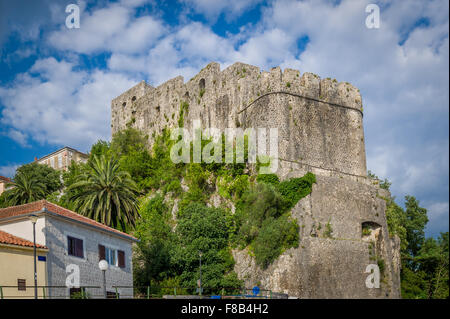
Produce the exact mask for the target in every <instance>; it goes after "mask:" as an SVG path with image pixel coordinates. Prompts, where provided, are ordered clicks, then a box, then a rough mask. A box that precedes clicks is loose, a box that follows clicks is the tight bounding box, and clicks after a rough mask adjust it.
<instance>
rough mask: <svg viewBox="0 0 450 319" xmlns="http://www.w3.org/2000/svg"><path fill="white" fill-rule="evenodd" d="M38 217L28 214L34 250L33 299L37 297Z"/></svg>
mask: <svg viewBox="0 0 450 319" xmlns="http://www.w3.org/2000/svg"><path fill="white" fill-rule="evenodd" d="M37 220H38V217H37V216H36V215H30V221H31V223H32V224H33V251H34V258H33V260H34V299H37V297H38V295H37V265H36V222H37Z"/></svg>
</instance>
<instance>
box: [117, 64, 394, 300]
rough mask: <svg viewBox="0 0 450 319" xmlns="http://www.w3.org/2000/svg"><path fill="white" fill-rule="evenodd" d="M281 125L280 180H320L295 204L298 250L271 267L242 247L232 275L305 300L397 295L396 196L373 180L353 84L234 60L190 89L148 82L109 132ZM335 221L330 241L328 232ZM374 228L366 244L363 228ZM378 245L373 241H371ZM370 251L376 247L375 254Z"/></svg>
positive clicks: (123, 98)
mask: <svg viewBox="0 0 450 319" xmlns="http://www.w3.org/2000/svg"><path fill="white" fill-rule="evenodd" d="M182 102H187V103H188V104H189V107H188V111H187V112H184V117H183V124H184V127H186V128H188V129H191V128H192V122H193V120H196V119H200V120H201V123H202V127H204V128H205V127H216V128H219V129H222V130H223V129H225V128H227V127H241V128H243V129H245V128H258V127H261V128H274V127H276V128H278V135H279V145H278V149H279V166H278V171H277V175H279V177H280V178H281V179H284V178H290V177H300V176H303V175H304V174H305V173H306V172H308V171H311V172H313V173H315V174H316V176H317V184H315V185H314V187H313V191H312V193H311V194H310V195H309V196H307V197H306V198H304V199H303V200H301V201H300V202H299V203H298V204H297V205H296V207H294V209H293V211H292V214H293V216H294V217H295V218H297V220H298V223H299V225H300V226H301V227H300V237H301V241H300V246H299V248H296V249H293V248H292V249H289V250H288V251H286V252H285V253H283V255H282V256H280V258H278V259H277V260H276V261H275V262H274V263H273V264H272V265H271V266H269V268H268V269H266V270H261V269H259V268H258V267H257V266H256V265H255V263H254V260H253V259H252V258H251V257H250V256H249V255H248V253H247V252H245V251H235V252H234V256H235V259H236V266H235V270H236V271H237V273H238V275H239V276H240V278H242V279H244V280H245V281H246V284H247V285H248V286H251V285H254V284H257V283H258V284H260V285H261V286H262V287H263V288H265V289H272V290H274V291H278V292H285V293H289V294H290V295H294V296H298V297H302V298H321V297H322V298H328V297H336V298H340V297H350V298H358V297H359V298H386V297H391V298H392V297H393V298H398V297H399V296H400V291H399V290H400V288H399V285H400V279H399V271H400V270H399V267H400V261H399V243H398V239H397V238H396V237H394V238H391V237H390V236H389V234H388V230H387V225H386V217H385V201H384V200H383V199H382V198H381V197H386V196H389V194H388V193H387V192H386V191H384V190H383V189H380V188H379V187H378V185H377V184H374V182H373V181H372V180H370V179H368V178H367V173H366V172H367V168H366V157H365V148H364V130H363V112H362V111H363V110H362V99H361V96H360V94H359V90H358V89H356V88H355V87H353V86H352V85H351V84H349V83H347V82H337V81H336V80H334V79H333V80H332V79H329V78H327V79H322V80H321V79H320V78H319V77H318V76H317V75H314V74H312V73H304V74H300V72H299V71H297V70H292V69H285V70H284V71H283V72H282V71H281V69H280V68H279V67H276V68H272V69H271V70H270V71H269V72H265V71H262V72H261V70H260V69H259V68H258V67H255V66H252V65H248V64H243V63H235V64H233V65H231V66H230V67H228V68H226V69H225V70H223V71H220V66H219V64H218V63H210V64H208V65H207V66H206V67H205V68H203V69H202V70H201V71H200V72H199V73H198V74H197V75H196V76H194V77H193V78H192V79H190V80H189V81H188V82H186V83H184V79H183V77H181V76H179V77H176V78H174V79H172V80H169V81H167V82H165V83H163V84H161V85H160V86H158V87H156V88H154V87H152V86H150V85H148V84H146V83H145V82H144V81H143V82H140V83H139V84H137V85H136V86H134V87H133V88H131V89H129V90H128V91H126V92H125V93H123V94H121V95H120V96H118V97H117V98H115V99H114V100H113V101H112V104H111V111H112V119H111V128H112V133H113V134H114V133H115V132H117V131H119V130H122V129H124V128H126V127H127V125H131V126H132V127H135V128H138V129H140V130H142V131H144V132H146V133H147V134H148V136H149V145H151V144H152V142H153V140H154V136H155V135H157V134H159V133H160V132H161V131H162V129H163V128H164V127H169V128H172V127H178V121H179V117H180V104H181V103H182ZM327 224H329V225H330V226H329V227H330V228H331V229H332V236H331V238H329V236H325V235H324V229H325V225H327ZM363 224H365V225H371V227H372V228H371V229H372V233H373V236H372V237H370V238H365V236H364V235H363V233H362V225H363ZM371 242H374V243H373V244H372V243H371ZM372 245H373V246H374V248H373V249H372V248H371V247H372ZM377 260H378V261H380V260H382V262H383V263H384V264H385V270H384V274H383V276H382V277H383V280H382V285H381V289H368V288H367V287H366V285H365V279H366V277H367V275H368V274H365V273H364V271H365V269H366V266H367V265H368V264H370V263H377Z"/></svg>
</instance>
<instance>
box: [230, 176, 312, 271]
mask: <svg viewBox="0 0 450 319" xmlns="http://www.w3.org/2000/svg"><path fill="white" fill-rule="evenodd" d="M257 181H259V183H258V184H256V185H255V186H253V187H251V188H250V189H249V191H247V192H245V193H244V194H243V196H242V198H241V199H240V200H239V201H238V202H237V205H236V208H237V210H236V223H237V229H238V231H237V234H236V236H235V238H234V239H235V242H236V243H237V244H239V245H240V246H241V247H245V246H247V245H248V246H249V247H250V249H251V252H253V253H254V255H255V260H256V262H257V263H258V264H259V265H260V266H262V267H263V268H266V267H267V266H268V265H269V264H270V263H271V262H273V261H274V260H275V259H276V258H277V257H278V256H279V255H280V254H281V253H282V252H283V250H284V249H288V248H290V247H298V242H299V235H298V234H299V226H298V224H297V222H296V221H295V220H293V219H291V218H290V214H289V210H290V209H291V208H292V207H294V206H295V205H296V204H297V202H298V201H299V200H300V199H301V198H303V197H305V196H307V195H308V194H309V193H310V192H311V189H312V184H313V183H314V182H315V176H314V175H313V174H312V173H307V174H306V175H305V176H303V177H301V178H291V179H289V180H286V181H283V182H279V180H278V177H276V176H273V175H259V176H258V177H257Z"/></svg>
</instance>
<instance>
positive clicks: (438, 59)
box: [0, 0, 449, 236]
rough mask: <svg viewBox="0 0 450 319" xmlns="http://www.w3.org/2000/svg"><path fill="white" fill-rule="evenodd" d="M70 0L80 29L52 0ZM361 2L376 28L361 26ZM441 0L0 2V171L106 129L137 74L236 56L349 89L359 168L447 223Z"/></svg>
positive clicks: (433, 227) (177, 70) (438, 224)
mask: <svg viewBox="0 0 450 319" xmlns="http://www.w3.org/2000/svg"><path fill="white" fill-rule="evenodd" d="M70 3H77V4H78V5H79V6H80V9H81V17H80V24H81V27H80V28H79V29H68V28H66V26H65V20H66V16H67V15H68V14H67V13H65V7H66V6H67V5H68V4H70ZM369 3H377V4H378V5H379V7H380V8H381V12H380V14H381V24H380V28H379V29H368V28H366V26H365V19H366V17H367V13H366V12H365V8H366V6H367V4H369ZM448 6H449V3H448V1H447V0H432V1H420V0H405V1H387V0H384V1H373V0H372V1H363V0H361V1H358V0H346V1H321V0H314V1H312V0H309V1H307V0H305V1H286V0H273V1H260V0H241V1H232V0H221V1H208V0H183V1H178V2H176V1H164V2H162V1H158V2H157V1H152V0H118V1H75V0H72V1H51V0H41V1H23V0H16V1H8V0H0V56H1V60H0V123H1V128H0V149H1V150H2V151H1V156H0V175H5V176H12V175H13V174H14V171H15V169H16V167H17V166H19V165H21V164H24V163H27V162H30V161H32V160H33V159H34V157H35V156H37V157H41V156H43V155H45V154H47V153H49V152H52V151H54V150H56V149H57V148H59V147H61V146H64V145H67V146H71V147H74V148H77V149H80V150H81V151H87V150H89V148H90V145H91V144H92V143H94V142H95V141H96V140H97V139H105V140H109V139H110V101H111V99H112V98H114V97H115V96H117V95H119V94H120V93H121V92H123V91H125V90H126V89H128V88H129V87H131V86H133V85H134V84H136V83H137V82H139V81H141V80H142V79H144V80H146V81H147V82H148V83H149V84H151V85H153V86H156V85H158V84H161V83H162V82H164V81H166V80H168V79H170V78H173V77H175V76H178V75H183V76H184V78H185V79H186V80H188V79H189V78H191V77H192V76H193V75H194V74H196V73H197V72H198V71H199V70H200V69H201V68H203V67H204V66H205V65H206V64H207V63H209V62H211V61H216V62H219V63H220V64H221V67H222V69H223V68H225V67H227V66H228V65H230V64H232V63H234V62H236V61H240V62H245V63H249V64H253V65H257V66H259V67H260V68H262V69H264V70H267V69H270V68H271V67H273V66H278V65H279V66H281V68H287V67H289V68H294V69H299V70H300V71H301V72H313V73H316V74H318V75H319V76H321V77H331V78H336V79H337V80H338V81H347V82H350V83H352V84H353V85H354V86H356V87H358V88H359V89H360V90H361V94H362V98H363V105H364V126H365V127H364V130H365V139H366V153H367V164H368V168H369V169H370V170H371V171H373V172H375V173H376V174H377V175H378V176H380V177H382V178H385V177H386V178H388V179H389V180H391V181H392V182H393V185H392V187H391V190H392V193H393V195H395V196H396V197H397V199H398V202H399V203H401V204H402V203H403V197H404V196H405V195H408V194H409V195H414V196H416V197H417V198H418V199H419V200H420V203H421V205H422V206H424V207H426V208H427V209H428V210H429V217H430V222H429V224H428V226H427V234H428V235H433V236H435V235H437V234H439V232H440V231H448V225H449V222H448V220H449V218H448V211H449V204H448V203H449V195H448V194H449V187H448V185H449V183H448V181H449V174H448V164H449V125H448V124H449V122H448V116H449V114H448V111H449V90H448V87H449V74H448V67H449V65H448V60H449V50H448V42H449V35H448V30H449V17H448V9H449V8H448Z"/></svg>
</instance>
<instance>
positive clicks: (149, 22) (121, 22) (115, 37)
mask: <svg viewBox="0 0 450 319" xmlns="http://www.w3.org/2000/svg"><path fill="white" fill-rule="evenodd" d="M138 3H139V1H125V3H114V4H110V5H109V6H107V7H105V8H100V9H97V10H94V11H93V12H92V13H90V12H87V11H84V12H82V13H80V28H79V29H68V28H66V27H65V25H63V26H61V28H60V29H59V30H58V31H55V32H52V33H51V34H50V36H49V38H48V42H49V44H50V45H52V46H53V47H55V48H57V49H59V50H69V51H73V52H77V53H86V54H90V53H97V52H104V51H110V52H121V53H135V52H141V51H142V50H146V49H148V48H150V47H152V46H153V45H155V41H156V40H157V39H158V38H159V37H160V36H161V35H162V34H163V33H164V32H165V28H164V26H163V24H162V22H161V21H159V20H157V19H155V18H153V17H150V16H143V17H139V18H135V17H134V14H135V8H134V7H133V6H131V5H136V4H138ZM124 4H126V5H124Z"/></svg>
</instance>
